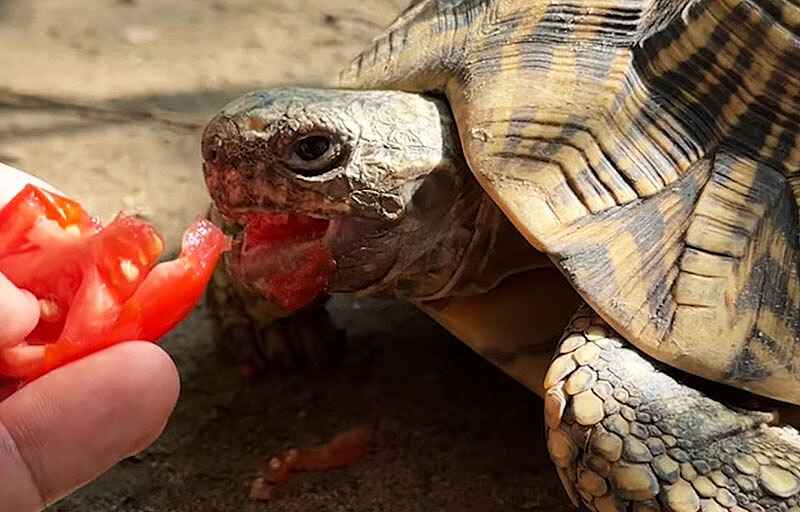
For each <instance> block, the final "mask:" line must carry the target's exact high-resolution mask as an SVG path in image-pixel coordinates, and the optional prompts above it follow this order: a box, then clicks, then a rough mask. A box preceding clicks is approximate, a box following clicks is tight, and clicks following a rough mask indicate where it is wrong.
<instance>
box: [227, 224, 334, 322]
mask: <svg viewBox="0 0 800 512" xmlns="http://www.w3.org/2000/svg"><path fill="white" fill-rule="evenodd" d="M328 225H329V221H328V220H325V219H317V218H313V217H308V216H304V215H297V214H285V213H252V214H249V215H247V216H246V217H245V230H244V239H243V241H242V248H241V253H242V262H243V264H242V265H241V267H242V272H243V276H242V279H243V281H245V282H251V283H253V286H254V287H255V288H256V289H258V291H259V292H260V293H261V294H262V295H263V296H264V297H266V298H267V299H268V300H270V301H271V302H273V303H275V304H277V305H279V306H280V307H282V308H283V309H285V310H287V311H295V310H297V309H300V308H302V307H303V306H306V305H308V304H309V303H311V302H312V301H313V300H314V299H316V298H317V297H318V296H319V295H320V294H322V293H323V292H324V291H325V289H326V288H327V287H328V285H329V283H330V280H331V278H332V276H333V274H334V272H335V270H336V262H335V260H334V258H333V255H332V254H331V251H330V249H329V247H328V246H327V245H326V244H325V243H324V241H323V237H324V235H325V233H326V232H327V230H328Z"/></svg>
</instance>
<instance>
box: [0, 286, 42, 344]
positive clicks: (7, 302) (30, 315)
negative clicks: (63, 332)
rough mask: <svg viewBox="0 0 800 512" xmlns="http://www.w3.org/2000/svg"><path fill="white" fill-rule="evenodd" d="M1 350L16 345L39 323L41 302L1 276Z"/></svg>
mask: <svg viewBox="0 0 800 512" xmlns="http://www.w3.org/2000/svg"><path fill="white" fill-rule="evenodd" d="M0 316H2V318H3V321H2V322H0V348H1V347H5V346H10V345H16V344H17V343H19V342H21V341H23V340H24V339H25V337H26V336H27V335H28V334H30V332H31V331H32V330H33V329H34V327H36V324H37V323H38V322H39V301H38V300H36V297H34V296H33V294H32V293H30V292H28V291H26V290H20V289H19V288H17V287H16V286H14V283H12V282H11V281H9V280H8V278H7V277H6V276H4V275H3V274H0Z"/></svg>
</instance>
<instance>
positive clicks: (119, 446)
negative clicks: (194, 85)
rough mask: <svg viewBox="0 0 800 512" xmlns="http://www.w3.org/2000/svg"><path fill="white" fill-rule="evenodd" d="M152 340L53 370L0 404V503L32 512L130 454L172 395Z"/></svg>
mask: <svg viewBox="0 0 800 512" xmlns="http://www.w3.org/2000/svg"><path fill="white" fill-rule="evenodd" d="M178 387H179V386H178V379H177V372H176V369H175V366H174V365H173V363H172V360H171V359H170V358H169V356H167V354H166V353H165V352H164V351H163V350H161V349H160V348H158V347H157V346H156V345H153V344H151V343H123V344H120V345H115V346H113V347H110V348H108V349H106V350H104V351H101V352H98V353H95V354H92V355H91V356H88V357H86V358H84V359H81V360H79V361H75V362H74V363H71V364H69V365H67V366H64V367H62V368H59V369H57V370H54V371H53V372H51V373H49V374H47V375H44V376H43V377H41V378H40V379H38V380H36V381H34V382H32V383H30V384H28V385H27V386H25V387H23V388H22V389H20V390H19V391H17V392H16V393H15V394H13V395H11V397H9V398H8V399H7V400H6V401H4V402H2V403H0V474H2V478H0V503H2V504H3V509H4V510H14V511H16V512H35V511H38V510H41V509H42V508H43V507H44V506H45V505H47V504H49V503H51V502H53V501H55V500H57V499H59V498H62V497H63V496H65V495H67V494H69V493H70V492H72V491H73V490H74V489H76V488H78V487H80V486H82V485H84V484H86V483H87V482H89V481H91V480H93V479H95V478H96V477H98V476H99V475H100V474H102V473H103V472H105V471H106V470H107V469H108V468H110V467H111V466H112V465H114V464H116V463H117V462H118V461H120V460H122V459H123V458H125V457H128V456H130V455H132V454H134V453H137V452H139V451H141V450H143V449H144V448H146V447H147V446H148V445H149V444H150V443H152V442H153V441H154V440H155V439H156V438H157V437H158V436H159V435H160V433H161V431H162V430H163V428H164V425H165V423H166V420H167V417H168V416H169V414H170V413H171V412H172V409H173V407H174V406H175V402H176V400H177V395H178Z"/></svg>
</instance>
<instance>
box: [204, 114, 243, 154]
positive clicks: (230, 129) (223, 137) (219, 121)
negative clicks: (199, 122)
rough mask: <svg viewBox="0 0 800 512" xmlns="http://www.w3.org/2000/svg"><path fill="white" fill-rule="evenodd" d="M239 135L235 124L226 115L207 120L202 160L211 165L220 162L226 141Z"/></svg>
mask: <svg viewBox="0 0 800 512" xmlns="http://www.w3.org/2000/svg"><path fill="white" fill-rule="evenodd" d="M238 135H239V130H238V129H237V127H236V124H235V123H234V122H233V121H232V120H231V119H230V118H228V117H226V116H222V115H220V116H217V117H215V118H214V119H212V120H211V121H209V123H208V125H207V126H206V129H205V131H204V132H203V139H202V143H201V153H202V156H203V160H204V161H205V162H206V163H209V164H212V165H219V164H221V163H222V162H223V161H224V160H225V158H226V154H225V144H226V141H229V140H232V139H234V138H236V137H238Z"/></svg>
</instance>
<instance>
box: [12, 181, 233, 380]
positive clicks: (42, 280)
mask: <svg viewBox="0 0 800 512" xmlns="http://www.w3.org/2000/svg"><path fill="white" fill-rule="evenodd" d="M163 248H164V243H163V241H162V240H161V237H160V236H159V235H158V233H157V232H156V230H155V228H153V227H152V226H150V225H149V224H148V223H146V222H145V221H143V220H141V219H139V218H136V217H133V216H126V215H119V216H118V217H117V218H116V219H115V220H114V221H113V222H111V223H110V224H109V225H108V226H106V227H101V225H100V224H99V223H98V222H97V221H95V220H93V219H92V218H91V217H90V216H89V215H88V214H87V213H86V212H85V211H84V210H83V208H81V207H80V205H79V204H78V203H76V202H74V201H72V200H69V199H66V198H63V197H60V196H58V195H56V194H52V193H49V192H43V191H42V190H40V189H38V188H37V187H34V186H32V185H28V186H27V187H25V188H24V189H23V190H22V191H21V192H20V193H19V194H18V195H17V196H16V197H15V198H14V199H12V201H11V202H9V203H8V204H7V205H6V206H5V207H4V208H3V209H2V210H0V272H2V273H3V274H4V275H5V276H6V277H8V279H9V280H10V281H11V282H12V283H14V284H15V285H16V286H17V287H19V288H22V289H26V290H28V291H30V292H31V293H33V294H34V295H35V296H36V297H37V298H38V299H39V303H40V305H41V315H40V320H39V324H38V325H37V326H36V328H35V329H34V331H33V332H32V333H31V334H30V335H29V336H28V339H26V340H20V344H19V345H16V346H14V347H11V348H7V349H5V350H2V351H0V376H3V375H5V376H8V377H13V378H16V379H19V380H22V381H28V380H31V379H33V378H36V377H38V376H40V375H42V374H44V373H46V372H48V371H50V370H52V369H54V368H57V367H59V366H63V365H64V364H66V363H68V362H70V361H73V360H75V359H78V358H80V357H83V356H85V355H88V354H90V353H93V352H96V351H98V350H100V349H102V348H104V347H107V346H110V345H113V344H115V343H119V342H121V341H125V340H147V341H154V342H155V341H157V340H158V339H159V338H160V337H161V336H163V335H164V334H165V333H166V332H167V331H169V330H170V329H172V328H173V327H175V326H176V325H177V324H178V323H179V322H180V321H181V320H182V319H183V318H184V317H185V316H186V315H188V314H189V312H190V311H191V310H192V308H193V307H194V306H195V304H196V303H197V301H198V299H199V297H200V295H201V294H202V292H203V289H204V288H205V285H206V284H207V283H208V280H209V279H210V278H211V274H212V272H213V269H214V266H215V265H216V263H217V261H218V259H219V256H220V254H221V253H222V252H223V251H225V250H227V249H228V248H229V240H228V239H227V237H226V236H225V235H223V234H222V232H221V231H220V230H219V229H218V228H216V227H215V226H214V225H213V224H211V223H210V222H208V221H206V220H198V221H197V222H195V223H194V224H193V225H192V226H190V227H189V229H188V230H187V231H186V233H185V234H184V239H183V247H182V251H181V255H180V256H179V257H178V258H177V259H176V260H173V261H168V262H163V263H160V264H158V265H156V263H157V261H158V258H159V256H160V255H161V252H162V251H163ZM42 345H43V346H42Z"/></svg>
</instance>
